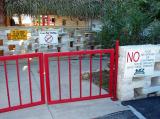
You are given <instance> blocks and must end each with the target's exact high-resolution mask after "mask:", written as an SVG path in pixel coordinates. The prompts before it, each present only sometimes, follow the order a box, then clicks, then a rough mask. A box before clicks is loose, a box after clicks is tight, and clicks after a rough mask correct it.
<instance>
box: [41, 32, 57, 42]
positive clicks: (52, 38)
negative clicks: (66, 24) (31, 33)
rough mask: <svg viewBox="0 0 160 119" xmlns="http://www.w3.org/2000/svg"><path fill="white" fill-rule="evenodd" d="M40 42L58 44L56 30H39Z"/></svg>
mask: <svg viewBox="0 0 160 119" xmlns="http://www.w3.org/2000/svg"><path fill="white" fill-rule="evenodd" d="M39 42H40V44H55V45H57V44H58V31H41V32H39Z"/></svg>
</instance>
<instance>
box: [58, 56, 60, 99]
mask: <svg viewBox="0 0 160 119" xmlns="http://www.w3.org/2000/svg"><path fill="white" fill-rule="evenodd" d="M60 75H61V74H60V59H59V56H58V83H59V99H60V100H61V76H60Z"/></svg>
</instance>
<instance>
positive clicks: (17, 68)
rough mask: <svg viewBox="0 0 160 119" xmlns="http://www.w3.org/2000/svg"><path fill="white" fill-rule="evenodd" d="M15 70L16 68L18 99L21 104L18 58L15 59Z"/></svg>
mask: <svg viewBox="0 0 160 119" xmlns="http://www.w3.org/2000/svg"><path fill="white" fill-rule="evenodd" d="M16 70H17V79H18V93H19V101H20V105H22V96H21V85H20V76H19V62H18V59H17V60H16Z"/></svg>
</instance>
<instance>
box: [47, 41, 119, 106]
mask: <svg viewBox="0 0 160 119" xmlns="http://www.w3.org/2000/svg"><path fill="white" fill-rule="evenodd" d="M118 46H119V42H118V41H117V43H116V49H117V50H116V51H118ZM104 54H106V55H107V58H109V80H108V90H107V93H104V91H103V89H102V83H103V82H102V77H103V76H102V74H103V62H104V60H103V55H104ZM115 56H116V57H115ZM85 57H88V62H87V63H85V65H86V66H85V67H87V65H88V66H89V80H88V84H89V88H88V92H89V93H88V95H86V94H84V93H86V90H85V92H84V91H83V88H85V87H84V86H87V83H86V84H85V85H83V83H85V82H86V81H83V79H82V78H83V76H82V69H83V67H84V66H82V60H84V59H85ZM95 57H96V58H98V59H99V60H98V61H96V62H95V64H99V65H98V67H99V82H98V85H99V86H98V89H97V86H95V85H94V84H93V83H92V82H93V80H95V79H93V74H94V72H93V60H94V59H95ZM44 59H45V73H46V88H47V101H48V104H57V103H66V102H74V101H82V100H91V99H98V98H107V97H111V98H113V99H114V100H115V99H116V78H117V77H116V76H115V75H117V67H118V54H116V55H115V50H114V49H106V50H90V51H77V52H62V53H49V54H45V55H44ZM71 60H73V61H71ZM74 60H76V61H74ZM53 62H54V63H53ZM85 62H86V61H85ZM106 62H107V60H106ZM76 63H77V66H74V67H73V65H74V64H76ZM61 67H63V68H61ZM65 67H67V68H65ZM62 69H64V71H62ZM77 69H78V72H77V71H76V70H77ZM115 69H116V70H115ZM51 70H52V71H51ZM53 72H54V73H53ZM73 72H75V73H74V76H73V75H72V74H73ZM64 75H65V76H64ZM75 77H79V79H76V78H75ZM51 79H52V80H51ZM77 80H78V81H77ZM76 81H77V82H79V83H73V82H76ZM73 87H74V88H73ZM97 90H98V93H96V94H93V93H94V92H96V91H97Z"/></svg>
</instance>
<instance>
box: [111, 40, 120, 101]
mask: <svg viewBox="0 0 160 119" xmlns="http://www.w3.org/2000/svg"><path fill="white" fill-rule="evenodd" d="M118 57H119V40H117V41H116V46H115V67H114V68H115V69H114V83H113V98H112V100H113V101H116V100H118V98H117V78H118Z"/></svg>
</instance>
